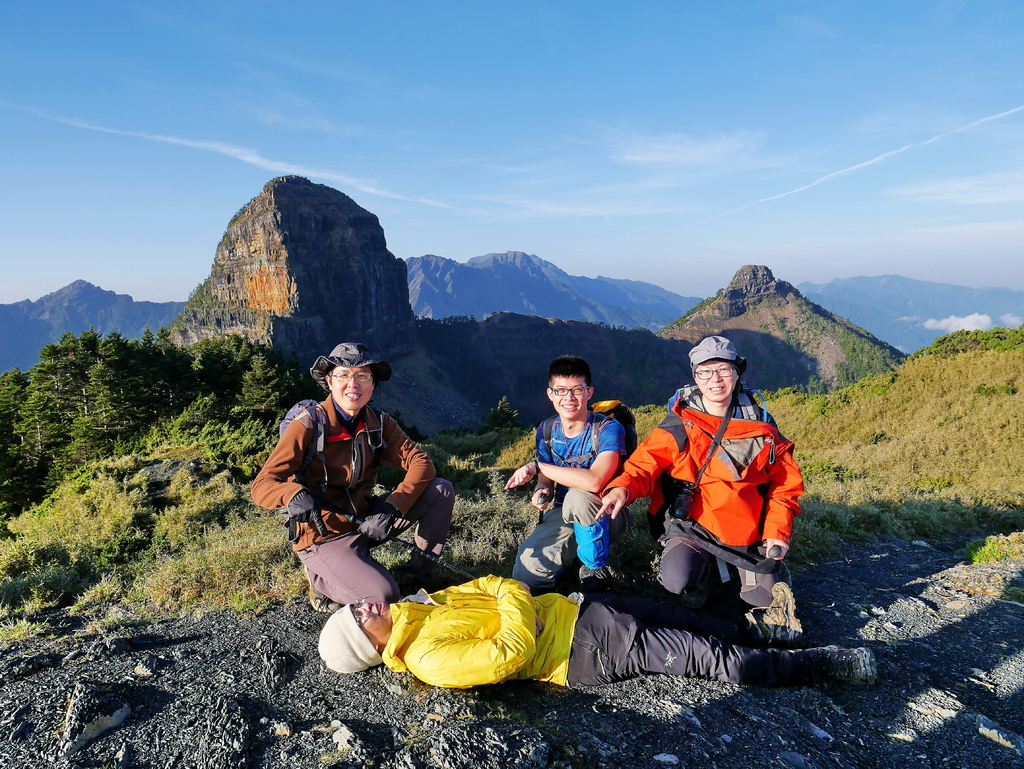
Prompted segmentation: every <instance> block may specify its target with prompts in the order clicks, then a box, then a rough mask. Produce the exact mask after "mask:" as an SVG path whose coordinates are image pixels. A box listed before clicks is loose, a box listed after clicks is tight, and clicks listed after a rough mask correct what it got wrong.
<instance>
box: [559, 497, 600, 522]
mask: <svg viewBox="0 0 1024 769" xmlns="http://www.w3.org/2000/svg"><path fill="white" fill-rule="evenodd" d="M562 509H563V510H564V511H565V518H566V520H569V521H572V522H573V523H579V524H582V525H583V526H591V525H593V524H594V523H596V521H597V511H598V510H600V509H601V497H599V496H598V495H597V494H591V493H590V492H589V491H583V490H582V489H569V490H568V491H567V492H565V499H564V500H563V501H562Z"/></svg>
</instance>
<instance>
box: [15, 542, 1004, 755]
mask: <svg viewBox="0 0 1024 769" xmlns="http://www.w3.org/2000/svg"><path fill="white" fill-rule="evenodd" d="M965 541H966V540H964V539H961V540H958V541H956V542H949V543H946V544H944V545H940V546H938V547H929V546H927V545H924V544H923V543H910V542H904V541H901V540H895V539H883V540H881V541H878V542H874V543H871V544H868V545H858V546H851V547H849V548H847V549H846V550H845V552H844V555H843V556H842V557H839V558H835V559H832V560H829V561H827V562H821V563H818V564H816V565H814V566H811V567H807V568H804V569H802V570H801V571H800V572H799V573H798V574H797V576H796V594H797V598H798V601H799V604H800V612H801V616H802V618H803V621H804V627H805V630H806V631H807V636H808V641H809V642H810V644H812V645H819V644H827V643H838V644H841V645H850V646H852V645H869V646H871V647H872V648H873V649H874V650H875V652H876V654H877V656H878V660H879V667H880V672H881V678H882V680H881V682H880V683H879V684H878V685H877V686H872V687H851V686H843V685H828V686H821V687H815V688H809V687H808V688H794V689H782V690H767V689H756V688H743V687H739V686H734V685H730V684H721V683H717V682H710V681H701V680H692V679H675V678H670V677H661V676H653V677H647V678H644V679H638V680H634V681H627V682H623V683H618V684H613V685H607V686H602V687H596V688H593V689H580V690H570V689H560V688H557V687H551V686H546V685H540V684H535V683H530V682H524V683H514V684H505V685H500V686H492V687H485V688H482V689H478V690H474V691H448V690H440V689H433V688H430V687H427V686H424V685H422V684H419V683H418V682H416V681H414V680H412V679H411V678H410V677H408V676H401V675H397V674H394V673H391V672H390V671H387V670H384V669H377V670H373V671H368V672H366V673H361V674H358V675H354V676H349V677H345V678H341V677H338V676H336V675H334V674H331V673H329V672H328V671H327V670H326V669H325V668H324V667H323V666H322V665H321V663H320V660H319V658H318V656H317V653H316V639H317V634H318V632H319V630H320V627H321V626H322V624H323V622H324V621H325V615H319V614H315V613H313V612H312V611H311V610H310V609H309V607H308V605H307V604H305V603H304V602H300V601H295V602H292V603H289V604H286V605H279V606H275V607H273V608H271V609H270V610H268V611H266V612H264V613H262V614H260V615H258V616H239V615H235V614H231V613H226V612H214V613H204V614H197V615H194V616H189V617H186V618H175V619H166V620H162V621H159V622H155V623H151V624H146V625H141V624H140V625H125V626H122V627H121V628H119V629H118V630H117V631H116V632H114V633H112V634H110V635H107V636H103V637H98V636H95V635H92V636H90V635H88V634H84V633H83V631H84V627H85V626H84V621H83V620H82V619H80V618H76V617H72V616H68V614H67V613H66V612H53V613H51V614H49V615H47V617H46V621H47V622H49V623H50V625H51V626H52V628H53V635H52V636H51V637H50V638H48V639H45V640H29V641H23V642H15V643H10V644H7V645H6V646H4V647H3V648H0V766H3V767H10V769H14V768H15V767H36V766H41V765H44V763H45V764H51V763H52V764H55V765H57V766H76V767H77V766H83V767H84V766H103V767H142V766H151V767H217V768H218V769H220V768H222V767H242V766H248V767H319V766H324V765H336V766H375V767H387V768H388V769H391V768H393V769H418V768H420V767H452V768H462V767H466V768H467V769H468V768H469V767H504V768H505V769H513V768H518V767H548V766H563V767H568V766H572V767H615V769H629V768H630V767H659V766H662V767H665V766H667V767H671V766H682V767H696V766H700V767H769V766H775V767H792V768H793V769H804V768H811V767H820V768H821V769H824V768H825V767H899V768H900V769H905V768H906V767H1024V740H1022V739H1021V737H1020V736H1018V735H1021V734H1024V606H1022V605H1020V604H1016V603H1012V602H1009V601H1006V600H1002V599H1000V598H999V594H1000V592H1001V589H1002V588H1003V586H1004V585H1007V584H1012V585H1016V586H1024V578H1022V575H1021V571H1022V568H1024V564H1022V563H1020V562H1016V563H1012V562H1011V563H1002V564H996V565H985V566H967V565H965V564H964V563H963V562H962V561H961V555H962V547H963V544H964V543H965ZM718 605H719V606H720V607H725V608H727V607H728V602H725V604H722V603H719V604H718Z"/></svg>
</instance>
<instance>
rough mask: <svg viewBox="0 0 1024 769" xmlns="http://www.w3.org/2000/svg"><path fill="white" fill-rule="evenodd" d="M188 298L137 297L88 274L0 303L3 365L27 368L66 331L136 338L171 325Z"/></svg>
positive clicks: (0, 357)
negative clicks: (145, 299) (50, 289)
mask: <svg viewBox="0 0 1024 769" xmlns="http://www.w3.org/2000/svg"><path fill="white" fill-rule="evenodd" d="M184 306H185V303H184V302H137V301H135V300H134V299H132V297H130V296H129V295H128V294H115V293H114V292H113V291H106V290H104V289H102V288H99V287H98V286H94V285H93V284H92V283H88V282H86V281H84V280H76V281H75V282H74V283H70V284H69V285H67V286H64V288H62V289H59V290H57V291H54V292H53V293H52V294H47V295H46V296H44V297H41V298H40V299H37V300H36V301H32V300H31V299H25V300H24V301H21V302H15V303H14V304H0V371H6V370H8V369H11V368H14V367H15V366H17V367H18V368H21V369H27V368H30V367H31V366H33V365H35V363H37V362H38V360H39V350H40V348H42V347H43V346H44V345H46V344H49V343H50V342H56V341H57V340H58V339H60V338H61V336H63V335H64V334H65V333H66V332H68V331H71V332H74V333H78V332H80V331H85V330H86V329H89V328H93V329H95V330H96V332H97V333H99V334H104V335H106V334H112V333H115V332H116V333H118V334H121V335H122V336H125V337H128V338H130V339H134V338H136V337H139V336H141V335H142V332H143V331H145V329H146V328H147V327H148V328H150V329H152V330H153V331H156V330H157V329H158V328H160V327H161V326H168V325H170V324H171V322H172V321H173V320H174V319H175V318H176V317H177V315H178V313H180V312H181V308H182V307H184Z"/></svg>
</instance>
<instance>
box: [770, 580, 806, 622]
mask: <svg viewBox="0 0 1024 769" xmlns="http://www.w3.org/2000/svg"><path fill="white" fill-rule="evenodd" d="M762 621H763V622H764V624H766V625H778V626H780V627H784V628H788V629H789V630H790V631H792V632H794V633H798V634H800V635H803V632H804V626H803V625H802V624H801V623H800V620H798V619H797V618H796V598H794V597H793V588H791V587H790V586H789V584H788V583H786V582H776V583H775V584H774V585H772V605H771V606H769V607H768V608H767V609H765V612H764V617H763V618H762Z"/></svg>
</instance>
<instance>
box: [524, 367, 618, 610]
mask: <svg viewBox="0 0 1024 769" xmlns="http://www.w3.org/2000/svg"><path fill="white" fill-rule="evenodd" d="M547 394H548V398H549V399H550V401H551V405H552V406H554V407H555V416H554V417H551V418H550V420H545V421H544V422H541V423H540V424H539V425H538V426H537V458H536V459H534V460H531V461H529V462H527V463H526V464H525V465H523V466H522V467H520V468H519V469H518V470H516V471H515V472H514V473H513V474H512V477H511V478H509V481H508V483H507V484H505V488H506V489H512V488H515V487H516V486H522V485H523V484H525V483H527V482H529V481H530V480H531V479H533V480H535V481H536V487H535V489H534V492H533V496H532V497H531V499H530V504H531V505H532V506H533V507H534V508H536V509H537V510H538V511H540V513H541V519H540V522H539V523H538V524H537V528H535V529H534V530H533V533H531V534H530V536H529V537H527V539H526V541H525V542H523V544H522V546H521V547H520V548H519V551H518V553H517V554H516V563H515V566H514V568H513V570H512V577H513V579H517V580H519V581H521V582H523V583H525V584H526V585H528V586H529V587H530V589H531V590H532V591H533V592H534V593H543V592H548V591H551V590H553V589H554V587H555V580H556V579H557V578H558V577H559V576H560V575H561V574H562V572H564V571H565V570H566V569H567V568H569V567H570V566H571V565H572V564H573V562H574V560H575V559H576V558H579V560H580V562H581V563H582V566H581V567H580V570H579V578H580V584H581V589H582V590H583V591H584V592H596V591H600V590H604V589H607V587H608V586H609V585H610V583H611V576H612V575H611V571H610V570H609V569H608V567H607V562H608V551H609V547H610V545H611V542H613V541H614V540H615V539H617V538H618V537H619V536H620V535H621V534H622V532H623V531H625V528H626V522H627V514H626V513H625V512H623V513H622V514H621V515H616V516H614V517H604V518H601V519H600V520H598V518H597V511H598V510H600V509H601V497H600V496H598V495H599V493H600V491H601V490H602V489H603V488H604V487H605V484H607V483H608V482H609V481H610V480H611V479H612V476H613V475H614V474H615V472H616V471H617V470H618V469H619V464H620V462H621V461H622V460H623V459H624V458H625V456H626V442H625V430H624V428H623V427H622V425H621V424H620V423H619V422H618V421H616V420H615V419H612V418H611V417H606V416H604V415H602V414H595V413H594V412H592V411H590V410H589V409H588V408H587V404H588V403H589V402H590V398H591V396H592V395H593V394H594V388H593V387H591V386H590V366H589V365H587V362H586V361H585V360H583V358H580V357H578V356H575V355H563V356H561V357H558V358H555V360H553V361H552V362H551V365H550V366H548V389H547ZM545 423H548V425H549V426H550V439H546V438H545V429H544V426H545ZM549 506H550V507H549Z"/></svg>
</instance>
